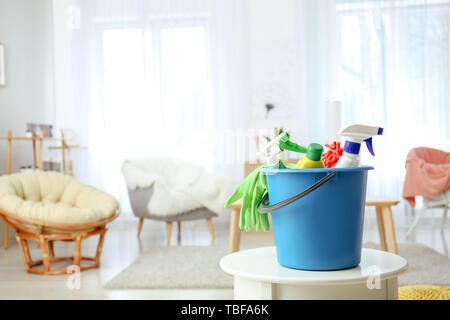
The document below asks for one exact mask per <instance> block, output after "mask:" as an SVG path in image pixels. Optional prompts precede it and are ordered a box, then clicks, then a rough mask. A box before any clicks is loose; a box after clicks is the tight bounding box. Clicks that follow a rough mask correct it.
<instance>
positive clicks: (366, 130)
mask: <svg viewBox="0 0 450 320" xmlns="http://www.w3.org/2000/svg"><path fill="white" fill-rule="evenodd" d="M338 134H339V135H341V136H344V137H346V140H345V144H344V153H343V155H342V157H341V158H340V159H339V161H338V162H337V163H336V166H335V168H347V167H359V166H360V157H359V150H360V148H361V143H362V142H363V141H365V142H366V145H367V149H369V152H370V153H371V154H372V155H373V156H375V153H374V152H373V147H372V137H373V136H376V135H382V134H383V128H380V127H373V126H365V125H362V124H352V125H349V126H347V127H345V128H343V129H341V130H340V131H339V132H338Z"/></svg>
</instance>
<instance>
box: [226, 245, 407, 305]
mask: <svg viewBox="0 0 450 320" xmlns="http://www.w3.org/2000/svg"><path fill="white" fill-rule="evenodd" d="M220 267H221V268H222V270H223V271H225V272H226V273H228V274H231V275H233V276H234V298H235V299H236V300H241V299H245V300H253V299H255V300H264V299H265V300H272V299H273V300H275V299H277V300H278V299H299V300H300V299H307V300H315V299H320V300H326V299H365V300H369V299H370V300H372V299H377V300H378V299H382V300H385V299H387V300H395V299H397V277H398V275H399V274H401V273H403V272H404V271H406V269H407V268H408V263H407V261H406V260H405V259H404V258H402V257H400V256H398V255H395V254H393V253H389V252H385V251H380V250H374V249H366V248H363V249H362V253H361V263H360V264H359V265H358V266H357V267H355V268H351V269H346V270H336V271H305V270H296V269H290V268H286V267H283V266H281V265H280V264H279V263H278V261H277V258H276V252H275V247H264V248H257V249H251V250H244V251H239V252H234V253H231V254H228V255H226V256H225V257H223V258H222V259H221V260H220Z"/></svg>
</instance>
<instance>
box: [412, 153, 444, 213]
mask: <svg viewBox="0 0 450 320" xmlns="http://www.w3.org/2000/svg"><path fill="white" fill-rule="evenodd" d="M448 187H450V152H445V151H441V150H437V149H431V148H425V147H419V148H414V149H412V150H411V151H409V153H408V156H407V157H406V177H405V184H404V185H403V198H405V199H406V200H408V201H409V203H410V204H411V206H412V207H414V206H415V205H416V202H415V198H414V197H415V196H423V197H427V198H428V197H433V196H436V195H438V194H439V193H441V192H443V191H445V190H447V189H448Z"/></svg>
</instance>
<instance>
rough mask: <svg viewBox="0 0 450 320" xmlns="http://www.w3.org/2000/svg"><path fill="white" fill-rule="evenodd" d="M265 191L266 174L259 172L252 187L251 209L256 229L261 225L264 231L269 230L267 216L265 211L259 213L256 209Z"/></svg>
mask: <svg viewBox="0 0 450 320" xmlns="http://www.w3.org/2000/svg"><path fill="white" fill-rule="evenodd" d="M266 193H267V182H266V176H265V175H263V174H260V175H259V177H258V181H257V183H256V185H255V188H254V189H253V199H252V210H253V213H252V216H253V217H255V221H256V223H255V229H256V231H259V230H260V228H261V225H262V227H263V230H264V231H269V217H268V216H267V213H259V211H258V209H257V206H258V203H259V202H260V201H261V199H262V198H263V197H264V196H265V195H266Z"/></svg>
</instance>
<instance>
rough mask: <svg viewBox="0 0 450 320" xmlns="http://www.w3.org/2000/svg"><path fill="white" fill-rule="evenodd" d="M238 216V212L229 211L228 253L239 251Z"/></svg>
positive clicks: (239, 231) (234, 210)
mask: <svg viewBox="0 0 450 320" xmlns="http://www.w3.org/2000/svg"><path fill="white" fill-rule="evenodd" d="M239 216H240V210H237V209H232V210H231V219H230V240H229V241H230V242H229V249H228V252H229V253H233V252H236V251H239V245H240V241H241V230H240V229H239Z"/></svg>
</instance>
